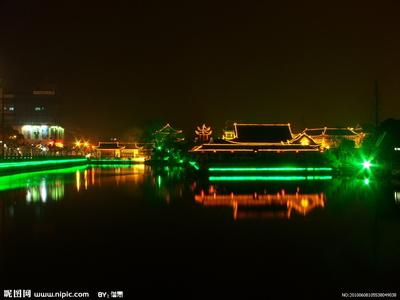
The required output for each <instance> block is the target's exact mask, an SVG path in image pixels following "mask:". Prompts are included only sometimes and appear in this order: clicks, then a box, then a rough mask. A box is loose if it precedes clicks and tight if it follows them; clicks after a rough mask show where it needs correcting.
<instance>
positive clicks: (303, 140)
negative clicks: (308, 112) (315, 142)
mask: <svg viewBox="0 0 400 300" xmlns="http://www.w3.org/2000/svg"><path fill="white" fill-rule="evenodd" d="M300 144H302V145H303V146H308V145H310V140H309V139H308V138H306V137H303V138H302V139H301V140H300Z"/></svg>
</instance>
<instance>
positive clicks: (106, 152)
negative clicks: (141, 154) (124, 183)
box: [96, 142, 124, 158]
mask: <svg viewBox="0 0 400 300" xmlns="http://www.w3.org/2000/svg"><path fill="white" fill-rule="evenodd" d="M123 148H124V147H123V146H120V145H119V143H118V142H99V145H98V146H97V147H96V156H97V157H98V158H119V157H121V150H122V149H123Z"/></svg>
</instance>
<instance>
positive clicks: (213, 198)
mask: <svg viewBox="0 0 400 300" xmlns="http://www.w3.org/2000/svg"><path fill="white" fill-rule="evenodd" d="M195 201H196V202H197V203H199V204H201V205H203V206H205V207H216V206H220V207H231V208H232V213H233V219H234V220H237V219H243V218H290V217H291V216H292V213H293V212H296V213H297V214H300V215H303V216H305V215H307V214H309V213H310V212H311V211H312V210H314V209H317V208H323V207H324V205H325V201H326V199H325V194H324V193H302V192H300V189H299V188H297V191H296V192H295V193H287V192H286V191H285V190H284V189H282V190H281V191H279V192H277V193H267V192H266V191H264V192H262V193H261V194H260V193H258V192H253V193H247V194H246V193H240V194H236V193H234V192H231V193H228V194H227V193H222V194H219V193H217V190H216V188H215V187H214V186H213V185H211V186H210V187H209V189H208V192H205V191H204V190H201V192H200V194H198V195H195Z"/></svg>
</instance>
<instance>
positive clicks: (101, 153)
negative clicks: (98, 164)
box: [96, 142, 145, 162]
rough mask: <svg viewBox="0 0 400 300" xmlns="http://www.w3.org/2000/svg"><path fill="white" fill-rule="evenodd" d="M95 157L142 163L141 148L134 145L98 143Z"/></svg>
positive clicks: (143, 159) (143, 157)
mask: <svg viewBox="0 0 400 300" xmlns="http://www.w3.org/2000/svg"><path fill="white" fill-rule="evenodd" d="M96 157H97V158H100V159H103V158H104V159H113V158H120V159H123V160H132V161H135V162H144V161H145V156H144V154H143V148H142V147H138V146H137V145H136V144H134V143H119V142H99V145H98V146H97V147H96Z"/></svg>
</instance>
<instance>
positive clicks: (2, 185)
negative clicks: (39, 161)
mask: <svg viewBox="0 0 400 300" xmlns="http://www.w3.org/2000/svg"><path fill="white" fill-rule="evenodd" d="M84 169H86V166H79V167H69V168H63V169H57V170H49V171H37V172H26V173H21V174H14V175H5V176H0V191H5V190H12V189H18V188H24V187H27V186H28V185H32V186H35V185H38V184H39V183H40V179H41V178H42V176H47V175H57V174H69V173H75V172H76V171H83V170H84Z"/></svg>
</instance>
